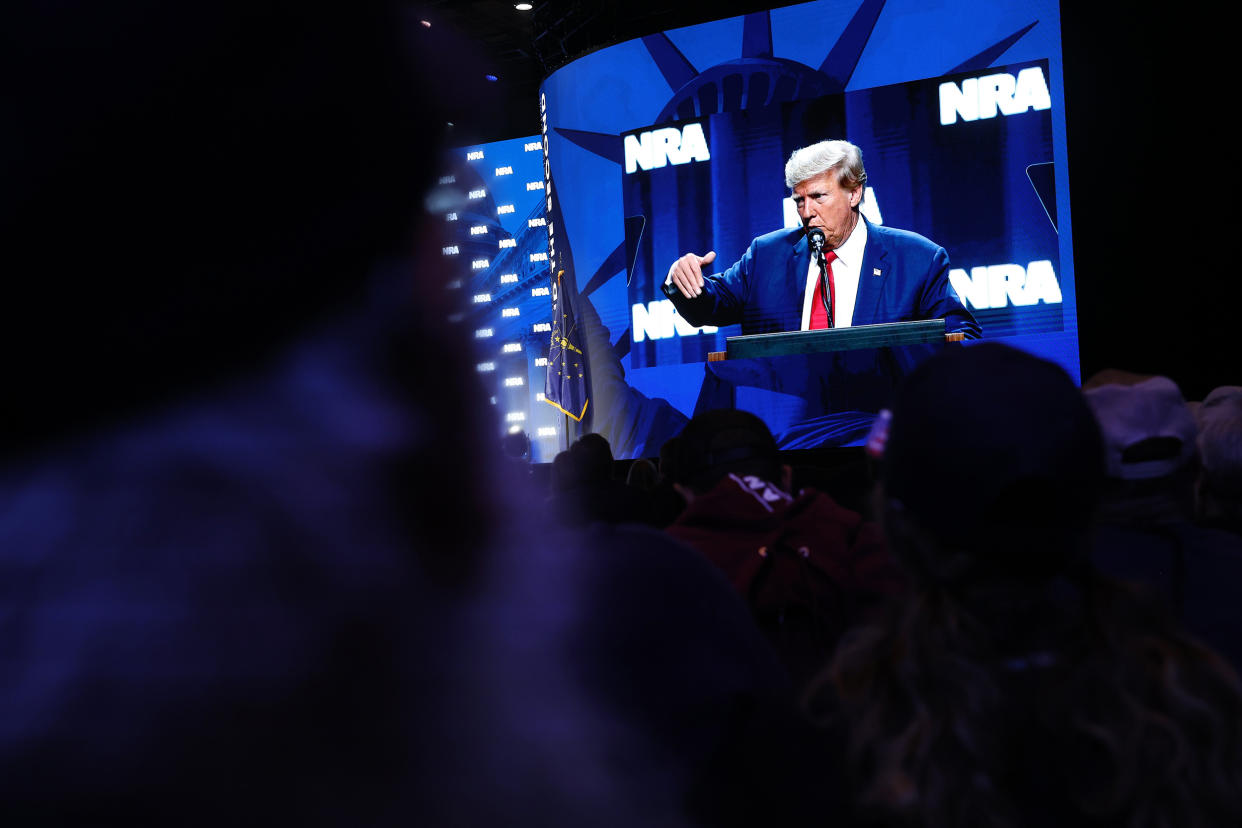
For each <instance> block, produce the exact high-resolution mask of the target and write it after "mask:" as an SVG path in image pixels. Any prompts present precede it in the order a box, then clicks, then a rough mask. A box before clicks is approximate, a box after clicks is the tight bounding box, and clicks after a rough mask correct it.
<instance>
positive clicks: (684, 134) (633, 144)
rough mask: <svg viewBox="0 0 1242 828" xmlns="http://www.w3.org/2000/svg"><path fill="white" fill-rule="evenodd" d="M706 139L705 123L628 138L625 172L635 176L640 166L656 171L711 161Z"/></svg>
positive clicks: (654, 131) (666, 128) (626, 138)
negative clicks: (673, 165) (672, 166)
mask: <svg viewBox="0 0 1242 828" xmlns="http://www.w3.org/2000/svg"><path fill="white" fill-rule="evenodd" d="M711 157H712V156H711V153H710V152H709V151H708V149H707V137H706V136H705V135H704V134H703V125H702V124H686V125H685V126H684V127H682V128H680V129H678V128H677V127H664V128H662V129H653V130H651V131H650V132H644V133H642V134H640V135H627V136H625V171H626V172H627V173H632V172H635V171H637V170H638V169H639V168H640V167H641V168H642V169H644V170H654V169H658V168H660V167H663V166H664V165H665V164H666V163H667V164H689V163H690V162H691V161H710V160H711Z"/></svg>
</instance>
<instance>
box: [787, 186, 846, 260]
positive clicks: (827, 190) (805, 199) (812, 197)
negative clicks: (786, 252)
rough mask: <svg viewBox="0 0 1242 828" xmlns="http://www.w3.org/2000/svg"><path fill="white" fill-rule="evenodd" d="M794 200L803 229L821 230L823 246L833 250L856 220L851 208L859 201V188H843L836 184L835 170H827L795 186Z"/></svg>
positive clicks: (844, 237) (843, 240)
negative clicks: (822, 232)
mask: <svg viewBox="0 0 1242 828" xmlns="http://www.w3.org/2000/svg"><path fill="white" fill-rule="evenodd" d="M793 200H794V204H795V205H797V207H798V216H799V217H800V218H801V219H802V226H803V228H805V229H806V230H808V231H809V230H810V229H811V228H812V227H818V228H820V229H821V230H823V231H824V239H825V241H824V248H825V249H826V250H835V249H836V248H838V247H840V246H841V245H842V244H843V243H844V242H845V240H846V239H848V238H849V237H850V233H851V232H853V230H854V225H855V224H857V223H858V213H856V212H854V208H855V207H857V206H858V202H859V201H861V200H862V187H861V186H859V187H855V188H854V189H852V190H846V189H844V188H842V187H841V185H839V184H838V183H837V174H836V171H834V170H829V171H828V172H825V173H820V174H819V175H817V176H815V177H814V178H808V179H807V180H806V181H803V182H802V183H801V184H799V185H798V186H796V187H794V188H793Z"/></svg>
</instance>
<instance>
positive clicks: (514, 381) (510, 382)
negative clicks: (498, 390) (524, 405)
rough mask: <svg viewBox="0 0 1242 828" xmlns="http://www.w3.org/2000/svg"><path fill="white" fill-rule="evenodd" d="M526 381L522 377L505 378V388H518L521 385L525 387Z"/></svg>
mask: <svg viewBox="0 0 1242 828" xmlns="http://www.w3.org/2000/svg"><path fill="white" fill-rule="evenodd" d="M525 384H526V380H524V379H523V378H522V377H505V388H516V387H517V386H519V385H525Z"/></svg>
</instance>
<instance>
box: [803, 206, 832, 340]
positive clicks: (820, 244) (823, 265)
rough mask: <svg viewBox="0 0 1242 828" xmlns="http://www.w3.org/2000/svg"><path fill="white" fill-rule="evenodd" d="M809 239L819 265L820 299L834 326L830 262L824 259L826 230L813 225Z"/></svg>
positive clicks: (830, 325) (808, 234) (829, 320)
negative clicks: (829, 287) (829, 279)
mask: <svg viewBox="0 0 1242 828" xmlns="http://www.w3.org/2000/svg"><path fill="white" fill-rule="evenodd" d="M806 238H807V241H808V242H810V244H811V253H812V254H813V255H814V256H815V263H816V264H817V265H819V272H820V279H819V301H821V302H823V303H824V312H825V313H826V314H827V317H828V327H830V328H831V327H833V323H832V300H831V298H830V297H829V296H828V280H827V275H828V262H827V261H826V260H825V259H824V242H825V239H824V231H823V230H821V229H820V228H818V227H812V228H811V229H810V230H809V231H807V234H806Z"/></svg>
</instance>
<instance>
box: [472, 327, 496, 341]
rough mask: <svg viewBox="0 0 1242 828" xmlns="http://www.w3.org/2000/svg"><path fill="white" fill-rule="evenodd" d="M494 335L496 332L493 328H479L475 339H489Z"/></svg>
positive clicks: (475, 333)
mask: <svg viewBox="0 0 1242 828" xmlns="http://www.w3.org/2000/svg"><path fill="white" fill-rule="evenodd" d="M494 333H496V332H495V331H493V330H492V329H491V328H479V329H478V330H477V331H475V332H474V338H475V339H488V338H490V337H491V336H492V334H494Z"/></svg>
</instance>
